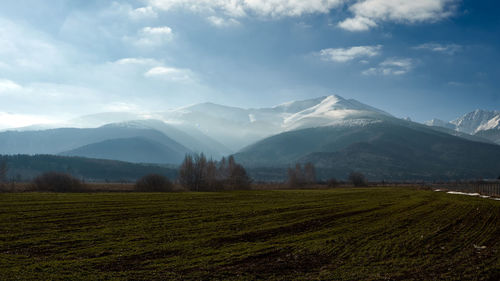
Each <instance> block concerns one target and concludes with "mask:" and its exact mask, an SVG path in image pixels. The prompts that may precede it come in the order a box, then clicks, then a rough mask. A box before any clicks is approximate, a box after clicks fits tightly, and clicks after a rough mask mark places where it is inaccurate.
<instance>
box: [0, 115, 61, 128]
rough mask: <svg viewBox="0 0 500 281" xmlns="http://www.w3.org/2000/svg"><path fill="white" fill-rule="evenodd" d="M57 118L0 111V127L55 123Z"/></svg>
mask: <svg viewBox="0 0 500 281" xmlns="http://www.w3.org/2000/svg"><path fill="white" fill-rule="evenodd" d="M58 121H59V120H56V119H53V118H49V117H47V116H42V115H32V114H15V113H10V112H0V129H2V130H3V129H9V128H20V127H25V126H29V125H32V124H49V123H56V122H58Z"/></svg>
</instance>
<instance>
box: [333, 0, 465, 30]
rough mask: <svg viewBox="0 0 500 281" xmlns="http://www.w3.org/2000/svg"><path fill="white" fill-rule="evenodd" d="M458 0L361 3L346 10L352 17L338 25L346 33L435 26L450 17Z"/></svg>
mask: <svg viewBox="0 0 500 281" xmlns="http://www.w3.org/2000/svg"><path fill="white" fill-rule="evenodd" d="M457 2H458V0H361V1H359V2H357V3H355V4H353V5H352V6H350V7H349V10H350V11H351V12H352V13H353V15H354V16H353V17H352V18H348V19H346V20H344V21H342V22H340V23H339V24H338V25H339V27H341V28H343V29H346V30H349V31H365V30H368V29H370V28H373V27H376V26H377V25H378V24H379V23H381V22H385V21H392V22H398V23H422V22H431V23H432V22H437V21H439V20H442V19H444V18H447V17H450V16H452V15H453V13H454V11H455V9H456V3H457Z"/></svg>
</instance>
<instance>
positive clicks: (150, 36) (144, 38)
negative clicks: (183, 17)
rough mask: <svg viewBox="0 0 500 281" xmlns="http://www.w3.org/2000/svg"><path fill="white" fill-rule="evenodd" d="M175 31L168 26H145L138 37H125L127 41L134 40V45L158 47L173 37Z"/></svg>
mask: <svg viewBox="0 0 500 281" xmlns="http://www.w3.org/2000/svg"><path fill="white" fill-rule="evenodd" d="M173 37H174V33H173V31H172V28H170V27H168V26H158V27H150V26H147V27H144V28H142V29H141V30H140V31H139V36H138V37H135V38H134V37H127V36H126V37H124V40H125V41H132V43H133V44H134V45H137V46H142V47H156V46H160V45H163V44H164V43H166V42H169V41H171V40H172V39H173Z"/></svg>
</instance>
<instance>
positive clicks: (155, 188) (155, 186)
mask: <svg viewBox="0 0 500 281" xmlns="http://www.w3.org/2000/svg"><path fill="white" fill-rule="evenodd" d="M173 189H174V187H173V185H172V183H171V182H170V180H169V179H168V178H166V177H164V176H162V175H158V174H150V175H146V176H144V177H142V178H140V179H139V180H138V181H137V182H136V183H135V190H136V191H141V192H166V191H172V190H173Z"/></svg>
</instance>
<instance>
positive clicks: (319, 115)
mask: <svg viewBox="0 0 500 281" xmlns="http://www.w3.org/2000/svg"><path fill="white" fill-rule="evenodd" d="M382 116H390V115H389V114H387V113H386V112H384V111H382V110H379V109H376V108H373V107H371V106H368V105H366V104H363V103H360V102H358V101H356V100H353V99H349V100H347V99H344V98H342V97H340V96H336V95H332V96H327V97H325V98H324V99H323V100H322V101H321V102H320V103H319V104H317V105H315V106H312V107H310V108H307V109H305V110H302V111H300V112H297V113H295V114H293V115H291V116H288V117H287V118H285V119H284V122H283V127H284V128H285V129H286V130H294V129H301V128H309V127H322V126H332V125H340V124H344V123H346V122H347V123H350V124H351V123H352V124H354V123H355V124H357V125H360V124H361V125H362V124H365V123H366V122H369V121H367V120H379V119H380V118H381V117H382ZM353 120H358V121H356V122H354V123H353V122H352V121H353ZM359 120H361V121H359Z"/></svg>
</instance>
